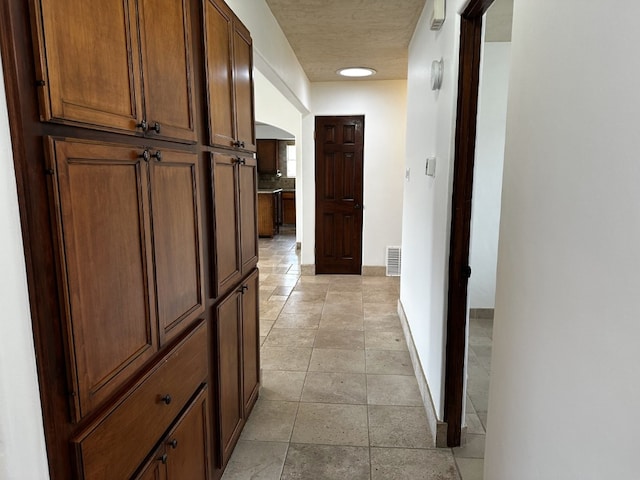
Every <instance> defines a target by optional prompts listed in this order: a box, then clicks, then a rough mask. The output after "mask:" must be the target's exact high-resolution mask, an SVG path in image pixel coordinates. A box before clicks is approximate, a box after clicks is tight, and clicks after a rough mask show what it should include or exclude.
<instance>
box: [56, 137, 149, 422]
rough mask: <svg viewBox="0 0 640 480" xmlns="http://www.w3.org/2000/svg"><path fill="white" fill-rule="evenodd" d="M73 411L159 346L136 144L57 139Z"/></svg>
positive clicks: (81, 410)
mask: <svg viewBox="0 0 640 480" xmlns="http://www.w3.org/2000/svg"><path fill="white" fill-rule="evenodd" d="M49 153H50V165H51V168H53V169H54V170H55V173H56V175H55V176H54V177H52V178H53V182H52V186H53V188H52V193H53V201H52V205H55V223H56V233H57V247H58V259H59V269H58V270H59V272H60V275H61V279H62V286H63V287H62V289H61V292H62V295H63V300H64V317H65V327H66V332H65V333H66V341H67V346H68V353H69V359H70V368H71V372H70V381H71V384H72V386H71V388H72V391H73V392H74V395H72V396H70V398H72V399H73V401H72V406H73V417H74V418H75V419H76V420H78V419H80V418H81V417H83V416H84V415H86V414H87V413H88V412H90V411H91V410H92V409H93V408H94V407H96V406H97V405H98V404H99V403H100V402H101V401H103V400H104V399H106V398H107V397H108V396H109V395H110V394H111V393H113V392H114V391H115V390H116V389H117V388H118V387H119V386H121V385H122V384H123V383H124V382H125V381H126V380H127V379H128V378H129V377H130V376H131V375H132V374H133V372H135V371H136V370H137V369H138V368H139V367H140V366H141V365H142V364H143V363H144V362H145V361H146V360H148V359H149V358H150V357H151V356H152V355H153V354H154V352H155V351H156V350H157V347H156V344H157V342H156V326H155V309H154V305H155V301H153V298H154V296H153V288H152V284H153V272H152V270H151V264H152V260H151V258H152V257H151V239H150V235H149V234H148V233H147V229H146V227H145V225H147V224H148V216H149V205H148V200H147V199H148V188H147V166H146V164H145V162H144V161H143V160H142V159H141V158H138V155H139V153H140V151H137V150H135V149H132V148H131V147H119V146H113V145H97V144H92V143H80V142H70V141H69V142H68V141H50V149H49Z"/></svg>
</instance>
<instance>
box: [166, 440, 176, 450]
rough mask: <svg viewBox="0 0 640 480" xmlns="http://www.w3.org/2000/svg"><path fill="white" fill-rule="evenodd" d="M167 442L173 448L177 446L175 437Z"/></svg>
mask: <svg viewBox="0 0 640 480" xmlns="http://www.w3.org/2000/svg"><path fill="white" fill-rule="evenodd" d="M167 444H168V445H169V446H170V447H171V448H173V449H176V448H178V440H176V439H175V438H174V439H173V440H170V441H168V442H167Z"/></svg>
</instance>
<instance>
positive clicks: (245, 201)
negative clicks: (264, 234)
mask: <svg viewBox="0 0 640 480" xmlns="http://www.w3.org/2000/svg"><path fill="white" fill-rule="evenodd" d="M257 189H258V174H257V163H256V159H255V158H253V157H240V162H239V163H238V199H239V203H240V218H239V220H238V221H239V223H240V263H241V265H242V275H243V276H244V275H246V274H247V273H249V272H250V271H251V270H252V269H253V268H254V267H255V266H256V264H257V263H258V233H257V232H258V218H257V206H256V203H257V193H256V192H257Z"/></svg>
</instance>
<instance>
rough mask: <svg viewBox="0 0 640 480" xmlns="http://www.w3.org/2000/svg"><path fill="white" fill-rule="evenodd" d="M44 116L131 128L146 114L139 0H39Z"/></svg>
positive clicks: (38, 67)
mask: <svg viewBox="0 0 640 480" xmlns="http://www.w3.org/2000/svg"><path fill="white" fill-rule="evenodd" d="M35 6H36V8H35V15H34V17H35V23H36V25H37V27H38V28H37V40H38V42H37V53H36V56H37V59H36V60H37V61H36V64H37V65H36V66H37V70H38V75H39V76H40V77H41V78H39V79H38V80H41V81H42V82H44V84H43V86H42V87H41V88H40V94H39V96H40V104H41V114H42V116H43V118H44V119H45V120H54V121H70V122H73V123H82V124H86V125H88V126H93V127H98V128H99V127H108V128H109V127H110V128H114V129H119V130H127V131H129V132H132V131H135V130H136V124H137V123H138V122H139V120H141V118H142V95H141V91H140V79H139V78H138V77H139V68H140V67H139V55H138V50H139V48H138V41H137V38H138V36H137V32H136V31H135V29H133V30H132V28H131V25H132V19H134V18H135V2H133V1H132V0H104V1H102V2H100V4H99V5H97V4H95V3H94V2H87V1H85V0H35Z"/></svg>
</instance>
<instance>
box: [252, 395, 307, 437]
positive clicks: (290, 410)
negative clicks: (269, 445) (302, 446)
mask: <svg viewBox="0 0 640 480" xmlns="http://www.w3.org/2000/svg"><path fill="white" fill-rule="evenodd" d="M297 411H298V402H284V401H272V400H263V399H258V402H257V403H256V405H255V407H253V411H252V412H251V415H250V416H249V419H248V420H247V424H246V425H245V426H244V430H242V435H241V436H240V438H242V439H243V440H259V441H264V442H288V441H289V440H290V438H291V431H292V430H293V424H294V421H295V418H296V412H297Z"/></svg>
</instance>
